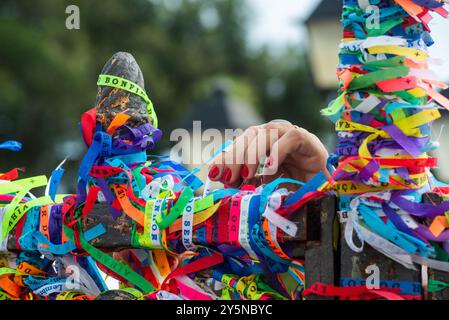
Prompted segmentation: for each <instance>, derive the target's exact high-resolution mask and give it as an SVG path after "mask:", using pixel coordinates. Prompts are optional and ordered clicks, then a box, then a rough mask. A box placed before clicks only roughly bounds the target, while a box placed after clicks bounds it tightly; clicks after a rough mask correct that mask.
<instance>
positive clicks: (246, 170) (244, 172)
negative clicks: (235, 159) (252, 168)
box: [240, 164, 249, 179]
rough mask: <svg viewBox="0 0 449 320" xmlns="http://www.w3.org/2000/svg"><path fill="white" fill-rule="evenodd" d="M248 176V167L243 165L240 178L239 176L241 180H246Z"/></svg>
mask: <svg viewBox="0 0 449 320" xmlns="http://www.w3.org/2000/svg"><path fill="white" fill-rule="evenodd" d="M248 175H249V169H248V166H247V165H246V164H244V165H243V166H242V169H241V170H240V176H241V177H242V178H243V179H246V178H248Z"/></svg>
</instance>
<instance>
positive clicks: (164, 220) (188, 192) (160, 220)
mask: <svg viewBox="0 0 449 320" xmlns="http://www.w3.org/2000/svg"><path fill="white" fill-rule="evenodd" d="M193 196H194V193H193V190H192V189H190V188H189V187H186V188H185V189H184V190H183V191H182V193H181V195H180V196H179V198H178V200H177V201H176V204H175V205H174V206H173V208H171V210H170V212H169V213H168V215H166V216H163V215H162V213H161V214H159V215H158V216H157V217H156V223H157V225H158V226H159V229H161V230H164V229H167V228H168V227H169V226H171V225H172V224H173V222H175V220H176V219H178V217H180V216H181V215H182V212H183V211H184V208H185V206H186V205H187V202H189V201H190V199H192V198H193Z"/></svg>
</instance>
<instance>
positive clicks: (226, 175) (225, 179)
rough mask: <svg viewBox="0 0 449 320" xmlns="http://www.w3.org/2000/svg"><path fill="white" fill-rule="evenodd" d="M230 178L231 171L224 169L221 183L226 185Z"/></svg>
mask: <svg viewBox="0 0 449 320" xmlns="http://www.w3.org/2000/svg"><path fill="white" fill-rule="evenodd" d="M231 177H232V171H231V169H229V168H226V169H225V171H224V172H223V182H224V183H227V182H229V180H231Z"/></svg>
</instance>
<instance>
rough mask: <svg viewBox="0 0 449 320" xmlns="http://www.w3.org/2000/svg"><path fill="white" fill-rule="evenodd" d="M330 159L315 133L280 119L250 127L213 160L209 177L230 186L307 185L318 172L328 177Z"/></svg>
mask: <svg viewBox="0 0 449 320" xmlns="http://www.w3.org/2000/svg"><path fill="white" fill-rule="evenodd" d="M264 157H265V161H264V160H263V159H264ZM327 158H328V152H327V150H326V148H325V147H324V145H323V144H322V143H321V141H320V140H319V139H318V138H317V137H316V136H315V135H314V134H312V133H310V132H308V131H307V130H305V129H303V128H300V127H298V126H294V125H292V124H291V123H289V122H288V121H284V120H281V121H280V120H277V121H272V122H269V123H266V124H263V125H260V126H253V127H250V128H248V129H247V130H246V131H245V132H244V133H243V134H242V135H241V136H239V137H238V138H236V139H235V140H234V142H233V144H232V145H230V146H229V147H228V148H226V150H225V151H224V152H222V153H221V154H220V155H218V156H217V157H216V158H215V159H214V160H213V161H212V163H211V164H210V166H209V178H210V179H211V180H212V181H221V182H222V183H223V184H225V185H227V186H230V187H239V186H240V185H241V184H242V183H245V184H253V185H256V186H258V185H260V184H265V183H269V182H270V181H273V180H274V179H276V178H278V177H283V178H291V179H295V180H300V181H303V182H306V181H308V180H309V179H310V178H312V177H313V176H314V175H315V174H316V173H318V172H319V171H323V172H324V173H325V174H326V175H329V173H328V171H327V169H326V161H327ZM261 165H263V169H262V172H261V173H260V174H259V173H258V168H259V170H260V166H261Z"/></svg>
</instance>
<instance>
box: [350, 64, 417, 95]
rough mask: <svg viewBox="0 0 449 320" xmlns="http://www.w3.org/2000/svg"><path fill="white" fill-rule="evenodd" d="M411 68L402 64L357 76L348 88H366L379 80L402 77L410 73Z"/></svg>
mask: <svg viewBox="0 0 449 320" xmlns="http://www.w3.org/2000/svg"><path fill="white" fill-rule="evenodd" d="M409 71H410V69H409V68H408V67H404V66H400V67H395V68H388V69H383V70H377V71H373V72H370V73H368V74H365V75H363V76H360V77H358V78H355V79H353V80H352V81H351V84H350V85H349V88H348V90H350V91H356V90H360V89H364V88H369V87H371V86H372V85H375V84H376V83H378V82H381V81H384V80H390V79H395V78H400V77H404V76H406V75H408V73H409Z"/></svg>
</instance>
